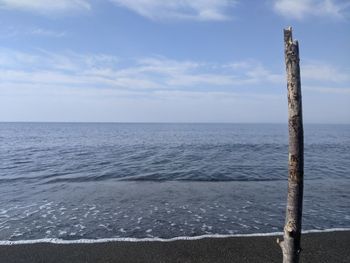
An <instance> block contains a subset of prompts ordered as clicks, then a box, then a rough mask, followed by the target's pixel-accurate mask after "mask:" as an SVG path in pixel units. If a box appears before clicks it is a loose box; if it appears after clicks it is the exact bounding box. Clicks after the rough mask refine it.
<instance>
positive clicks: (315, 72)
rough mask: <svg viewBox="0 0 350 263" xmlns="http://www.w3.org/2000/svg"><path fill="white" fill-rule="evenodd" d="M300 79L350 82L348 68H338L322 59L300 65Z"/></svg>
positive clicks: (323, 81) (349, 69) (349, 70)
mask: <svg viewBox="0 0 350 263" xmlns="http://www.w3.org/2000/svg"><path fill="white" fill-rule="evenodd" d="M301 73H302V79H305V80H306V81H314V82H315V81H316V82H322V83H325V82H331V83H347V82H350V68H344V69H339V68H338V67H336V66H334V65H331V64H329V63H326V62H323V61H308V62H306V63H305V64H304V65H302V72H301Z"/></svg>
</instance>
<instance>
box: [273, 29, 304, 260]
mask: <svg viewBox="0 0 350 263" xmlns="http://www.w3.org/2000/svg"><path fill="white" fill-rule="evenodd" d="M284 45H285V50H284V52H285V63H286V71H287V88H288V130H289V161H288V198H287V209H286V222H285V226H284V235H283V239H284V240H283V241H279V240H278V243H279V244H280V246H281V248H282V253H283V263H297V262H299V255H300V251H301V248H300V237H301V219H302V207H303V188H304V134H303V119H302V103H301V86H300V67H299V45H298V42H297V41H293V38H292V29H291V27H289V28H287V29H285V30H284Z"/></svg>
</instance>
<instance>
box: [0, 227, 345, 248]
mask: <svg viewBox="0 0 350 263" xmlns="http://www.w3.org/2000/svg"><path fill="white" fill-rule="evenodd" d="M330 232H350V228H329V229H320V230H319V229H312V230H303V231H302V234H304V235H305V234H312V233H330ZM271 236H272V237H273V236H275V237H277V236H283V232H271V233H251V234H228V235H224V234H208V235H200V236H178V237H172V238H160V237H152V238H133V237H116V238H97V239H72V240H69V239H60V238H40V239H28V240H14V241H12V240H0V246H13V245H29V244H42V243H48V244H94V243H96V244H98V243H108V242H173V241H180V240H183V241H191V240H201V239H205V238H232V237H242V238H244V237H271Z"/></svg>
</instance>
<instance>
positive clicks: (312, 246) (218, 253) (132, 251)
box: [0, 230, 350, 263]
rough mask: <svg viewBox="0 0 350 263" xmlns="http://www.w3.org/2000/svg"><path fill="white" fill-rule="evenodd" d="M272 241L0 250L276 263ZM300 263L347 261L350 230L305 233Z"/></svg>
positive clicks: (112, 258) (1, 254) (79, 258)
mask: <svg viewBox="0 0 350 263" xmlns="http://www.w3.org/2000/svg"><path fill="white" fill-rule="evenodd" d="M277 237H280V235H270V236H245V237H237V236H236V237H222V238H215V237H203V238H201V239H198V238H197V239H195V240H194V239H192V240H189V239H187V240H172V241H168V242H163V241H156V240H154V241H153V242H128V241H109V242H101V243H75V244H72V243H70V244H67V243H66V244H58V243H47V242H46V243H45V242H44V243H43V242H41V243H32V244H13V245H0V258H1V260H3V262H7V263H12V262H16V263H21V262H26V263H31V262H45V263H46V262H48V263H50V262H62V263H65V262H67V263H68V262H70V263H75V262H76V263H83V262H84V263H90V262H91V263H99V262H101V263H102V262H104V263H106V262H208V263H209V262H211V263H212V262H223V263H224V262H281V260H282V253H281V249H280V248H279V246H278V244H277V243H276V239H277ZM301 244H302V248H303V251H302V253H301V259H300V262H304V263H305V262H325V263H326V262H329V263H331V262H332V263H333V262H350V250H349V249H348V244H350V230H344V231H329V232H318V233H306V234H303V235H302V240H301Z"/></svg>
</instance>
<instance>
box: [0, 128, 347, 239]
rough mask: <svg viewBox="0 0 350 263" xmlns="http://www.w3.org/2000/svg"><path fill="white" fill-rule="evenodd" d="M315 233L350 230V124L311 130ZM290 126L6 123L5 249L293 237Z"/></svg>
mask: <svg viewBox="0 0 350 263" xmlns="http://www.w3.org/2000/svg"><path fill="white" fill-rule="evenodd" d="M304 134H305V188H304V207H303V230H304V231H323V230H327V231H330V230H332V229H349V228H350V201H349V200H350V190H349V189H350V125H321V124H305V125H304ZM287 167H288V127H287V124H204V123H198V124H186V123H183V124H181V123H0V242H16V241H18V242H24V241H31V240H61V241H67V242H69V241H72V242H74V241H78V240H92V241H94V240H105V239H116V240H117V239H120V240H123V239H124V240H145V239H147V240H151V239H158V240H160V239H164V240H171V239H174V238H178V237H189V238H191V237H193V238H196V237H200V236H218V235H219V236H225V235H255V234H256V235H258V234H262V235H264V234H267V235H268V234H271V233H275V232H281V231H283V225H284V220H285V209H286V199H287V178H288V168H287Z"/></svg>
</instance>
